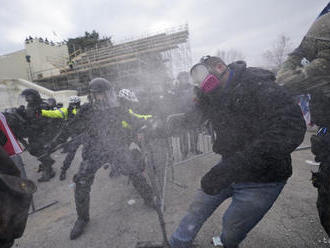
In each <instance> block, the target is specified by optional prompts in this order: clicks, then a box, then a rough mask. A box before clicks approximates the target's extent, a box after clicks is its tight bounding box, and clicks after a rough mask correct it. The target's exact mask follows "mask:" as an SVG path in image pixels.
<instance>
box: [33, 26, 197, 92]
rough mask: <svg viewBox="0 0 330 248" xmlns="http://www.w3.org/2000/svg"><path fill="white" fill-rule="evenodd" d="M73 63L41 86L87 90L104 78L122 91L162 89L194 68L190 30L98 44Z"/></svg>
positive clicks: (162, 32)
mask: <svg viewBox="0 0 330 248" xmlns="http://www.w3.org/2000/svg"><path fill="white" fill-rule="evenodd" d="M73 61H74V66H73V68H66V69H65V70H62V71H61V74H60V75H57V76H52V77H49V78H42V79H40V80H38V82H39V84H43V85H44V86H46V87H50V88H52V89H53V90H58V89H63V88H70V89H78V90H79V88H84V87H86V86H87V82H88V81H89V80H90V79H91V78H94V77H104V78H107V79H109V80H111V81H112V82H115V83H116V84H117V85H118V87H120V88H123V87H130V88H148V89H150V88H151V89H156V88H161V87H162V85H163V84H166V83H171V82H172V81H173V80H174V79H175V78H176V76H177V74H178V73H179V72H182V71H188V70H189V69H190V67H191V63H192V59H191V50H190V43H189V28H188V25H182V26H178V27H175V28H172V29H168V30H165V31H161V32H157V33H153V34H144V35H143V36H142V37H141V36H140V37H139V38H131V39H126V40H122V41H120V42H118V43H116V42H114V43H113V44H112V45H109V46H102V47H98V46H97V45H96V46H95V47H94V48H93V49H90V50H88V51H85V52H83V53H80V55H79V57H77V58H76V59H73ZM63 81H66V82H63Z"/></svg>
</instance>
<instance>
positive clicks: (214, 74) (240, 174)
mask: <svg viewBox="0 0 330 248" xmlns="http://www.w3.org/2000/svg"><path fill="white" fill-rule="evenodd" d="M191 76H192V79H193V81H194V82H195V83H196V84H198V85H200V87H199V88H198V89H197V90H196V92H197V99H196V101H197V105H196V110H195V111H194V112H191V113H190V114H186V115H184V116H179V117H176V118H175V117H174V118H173V119H172V120H169V122H168V125H169V127H175V126H176V125H178V126H186V127H187V126H188V124H189V123H196V122H197V118H199V120H200V121H199V123H201V122H202V121H203V120H207V119H208V120H209V121H210V122H211V123H212V125H213V127H214V129H215V132H216V141H215V144H214V146H213V150H214V152H216V153H218V154H221V155H222V160H221V161H220V162H219V163H218V164H217V165H215V166H214V167H213V168H212V169H211V170H210V171H209V172H208V173H206V174H205V175H204V176H203V178H202V180H201V187H202V190H201V191H199V192H198V193H197V196H196V198H195V199H194V201H193V202H192V204H191V205H190V208H189V210H188V212H187V214H186V216H185V217H184V218H183V220H182V221H181V223H180V225H179V227H178V228H177V229H176V231H175V232H174V234H173V235H172V237H171V239H170V244H171V247H173V248H176V247H181V248H183V247H190V246H191V244H192V241H193V239H194V238H195V236H196V235H197V233H198V231H199V230H200V228H201V226H202V225H203V223H204V222H205V221H206V220H207V218H208V217H209V216H210V215H211V214H212V213H213V212H214V211H215V210H216V208H217V207H218V206H219V205H220V204H221V203H222V202H223V201H224V200H226V199H227V198H230V197H231V198H232V202H231V204H230V206H229V208H228V209H227V211H226V212H225V214H224V217H223V229H222V233H221V236H220V237H221V241H222V243H223V245H224V247H226V248H233V247H238V245H239V243H241V242H242V240H243V239H244V238H245V237H246V235H247V233H248V232H249V231H250V230H251V229H252V228H253V227H254V226H255V225H256V224H257V223H258V222H259V221H260V220H261V219H262V218H263V216H264V215H265V214H266V213H267V211H268V210H269V209H270V208H271V207H272V205H273V203H274V202H275V200H276V199H277V197H278V196H279V194H280V192H281V191H282V189H283V187H284V185H285V184H286V181H287V179H288V178H289V177H290V176H291V174H292V167H291V156H290V153H291V152H292V151H294V150H295V148H296V147H297V146H298V145H299V144H300V143H301V142H302V141H303V138H304V134H305V131H306V126H305V122H304V118H303V116H302V113H301V111H300V109H299V107H298V105H297V104H296V103H295V101H294V100H293V99H292V98H291V97H290V95H289V94H287V93H286V91H285V90H284V89H282V88H281V87H280V86H278V85H277V84H276V83H274V80H275V77H274V75H273V73H271V72H269V71H266V70H263V69H260V68H253V67H248V68H247V67H246V63H245V62H244V61H237V62H235V63H232V64H230V65H229V66H227V65H226V64H225V63H224V62H223V61H222V60H221V59H220V58H219V57H210V56H206V57H203V58H202V59H201V63H199V64H197V65H195V66H193V68H192V69H191ZM191 120H193V121H191Z"/></svg>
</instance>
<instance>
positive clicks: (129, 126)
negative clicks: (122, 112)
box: [121, 121, 132, 129]
mask: <svg viewBox="0 0 330 248" xmlns="http://www.w3.org/2000/svg"><path fill="white" fill-rule="evenodd" d="M121 126H122V127H123V128H128V129H132V127H131V125H130V124H128V123H127V121H121Z"/></svg>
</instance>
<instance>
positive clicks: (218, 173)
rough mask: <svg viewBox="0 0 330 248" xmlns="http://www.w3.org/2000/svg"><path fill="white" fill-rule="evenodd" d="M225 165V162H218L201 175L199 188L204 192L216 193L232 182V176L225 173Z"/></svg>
mask: <svg viewBox="0 0 330 248" xmlns="http://www.w3.org/2000/svg"><path fill="white" fill-rule="evenodd" d="M226 166H227V165H226V163H225V162H220V163H218V164H217V165H216V166H214V167H213V168H212V169H211V170H209V172H207V173H206V174H205V175H204V176H203V177H202V180H201V188H202V190H203V191H204V192H205V193H206V194H208V195H216V194H218V193H219V192H220V191H221V190H223V189H225V188H227V187H228V186H229V185H230V184H231V183H232V182H233V178H232V176H230V175H228V174H229V173H226V169H225V167H226Z"/></svg>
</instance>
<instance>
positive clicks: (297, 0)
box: [0, 0, 329, 65]
mask: <svg viewBox="0 0 330 248" xmlns="http://www.w3.org/2000/svg"><path fill="white" fill-rule="evenodd" d="M328 1H329V0H208V1H206V0H195V1H192V0H119V1H111V0H88V1H87V0H73V1H70V0H40V1H38V0H15V1H6V0H2V1H1V8H0V55H3V54H7V53H10V52H14V51H16V50H19V49H23V48H24V40H25V38H26V37H27V36H29V35H31V36H32V37H43V38H46V37H47V38H48V40H54V41H59V40H63V39H68V38H74V37H77V36H82V35H83V34H84V32H85V31H89V32H90V31H92V30H96V31H97V32H99V33H100V35H101V36H111V37H112V39H113V41H114V42H119V41H120V40H123V39H124V38H126V37H134V36H139V35H142V34H145V33H147V32H156V31H161V30H162V29H166V28H170V27H176V26H179V25H182V24H186V23H188V24H189V30H190V45H191V50H192V55H193V62H196V61H197V60H198V59H199V58H200V57H201V56H203V55H207V54H211V55H212V54H215V52H216V51H217V50H218V49H222V50H228V49H236V50H239V51H241V52H242V53H243V54H244V56H245V58H246V60H247V62H248V64H250V65H259V64H261V63H262V54H263V53H264V52H265V50H267V49H269V48H271V47H272V45H273V43H274V41H275V40H276V38H277V37H278V36H279V35H281V34H284V35H286V36H289V37H290V38H291V41H292V46H293V47H294V46H296V45H297V44H298V43H299V42H300V40H301V38H302V37H303V35H304V34H305V33H306V31H307V30H308V28H309V26H310V25H311V23H312V22H313V20H314V19H315V18H316V17H317V15H318V14H319V12H320V11H321V10H322V9H323V8H324V7H325V5H326V4H327V3H328ZM54 32H55V34H57V36H54Z"/></svg>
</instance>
